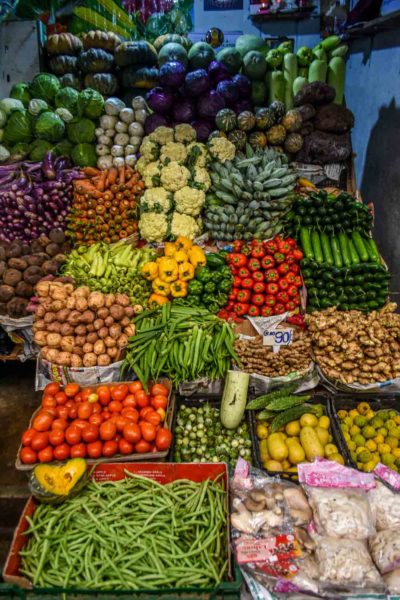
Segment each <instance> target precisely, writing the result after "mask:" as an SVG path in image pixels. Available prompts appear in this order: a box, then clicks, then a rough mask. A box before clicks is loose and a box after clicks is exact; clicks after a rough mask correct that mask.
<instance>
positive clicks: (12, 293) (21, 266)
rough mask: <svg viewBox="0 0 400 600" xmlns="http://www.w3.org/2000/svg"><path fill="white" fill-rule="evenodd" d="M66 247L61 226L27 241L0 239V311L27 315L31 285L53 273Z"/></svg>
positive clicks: (0, 312)
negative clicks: (31, 240) (29, 241)
mask: <svg viewBox="0 0 400 600" xmlns="http://www.w3.org/2000/svg"><path fill="white" fill-rule="evenodd" d="M70 249H71V248H70V244H69V242H67V240H66V237H65V234H64V232H63V231H61V229H52V230H51V231H50V233H49V236H48V237H47V236H46V235H41V236H40V237H39V238H38V239H37V240H33V242H31V243H29V244H28V243H26V242H21V241H14V242H6V241H0V314H1V315H8V316H10V317H13V318H16V319H17V318H19V317H24V316H26V315H28V314H29V312H28V310H27V308H28V304H29V299H30V298H31V297H32V296H33V295H34V286H35V285H36V284H37V282H38V281H39V280H40V279H42V277H45V276H46V275H56V273H57V272H58V270H59V268H60V267H61V265H62V263H63V262H64V261H65V254H66V253H67V252H69V251H70Z"/></svg>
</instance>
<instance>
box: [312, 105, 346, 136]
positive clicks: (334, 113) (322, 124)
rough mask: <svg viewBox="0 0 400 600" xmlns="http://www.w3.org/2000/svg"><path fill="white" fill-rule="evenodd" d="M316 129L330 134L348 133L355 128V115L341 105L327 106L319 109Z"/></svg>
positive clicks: (315, 122)
mask: <svg viewBox="0 0 400 600" xmlns="http://www.w3.org/2000/svg"><path fill="white" fill-rule="evenodd" d="M314 126H315V129H319V130H320V131H328V132H330V133H346V131H349V129H352V128H353V127H354V115H353V113H352V112H351V110H349V109H348V108H346V107H345V106H341V105H340V104H334V103H332V104H325V105H324V106H320V107H319V108H318V109H317V114H316V117H315V120H314Z"/></svg>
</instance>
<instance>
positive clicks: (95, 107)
mask: <svg viewBox="0 0 400 600" xmlns="http://www.w3.org/2000/svg"><path fill="white" fill-rule="evenodd" d="M103 108H104V98H103V96H102V95H101V94H100V93H99V92H97V91H96V90H92V89H91V88H87V89H86V90H83V92H80V93H79V95H78V115H79V116H80V117H89V119H97V118H98V117H100V115H101V114H102V112H103Z"/></svg>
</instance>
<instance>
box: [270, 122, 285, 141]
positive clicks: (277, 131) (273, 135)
mask: <svg viewBox="0 0 400 600" xmlns="http://www.w3.org/2000/svg"><path fill="white" fill-rule="evenodd" d="M266 135H267V140H268V142H269V143H270V144H272V145H276V146H279V145H280V144H283V142H284V141H285V138H286V129H285V128H284V126H283V125H274V126H273V127H271V128H270V129H268V131H267V134H266Z"/></svg>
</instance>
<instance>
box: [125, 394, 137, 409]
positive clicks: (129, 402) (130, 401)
mask: <svg viewBox="0 0 400 600" xmlns="http://www.w3.org/2000/svg"><path fill="white" fill-rule="evenodd" d="M122 404H123V405H124V406H125V407H126V408H129V407H130V408H135V406H136V398H135V395H134V394H128V395H127V397H126V398H125V399H124V400H123V401H122Z"/></svg>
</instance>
